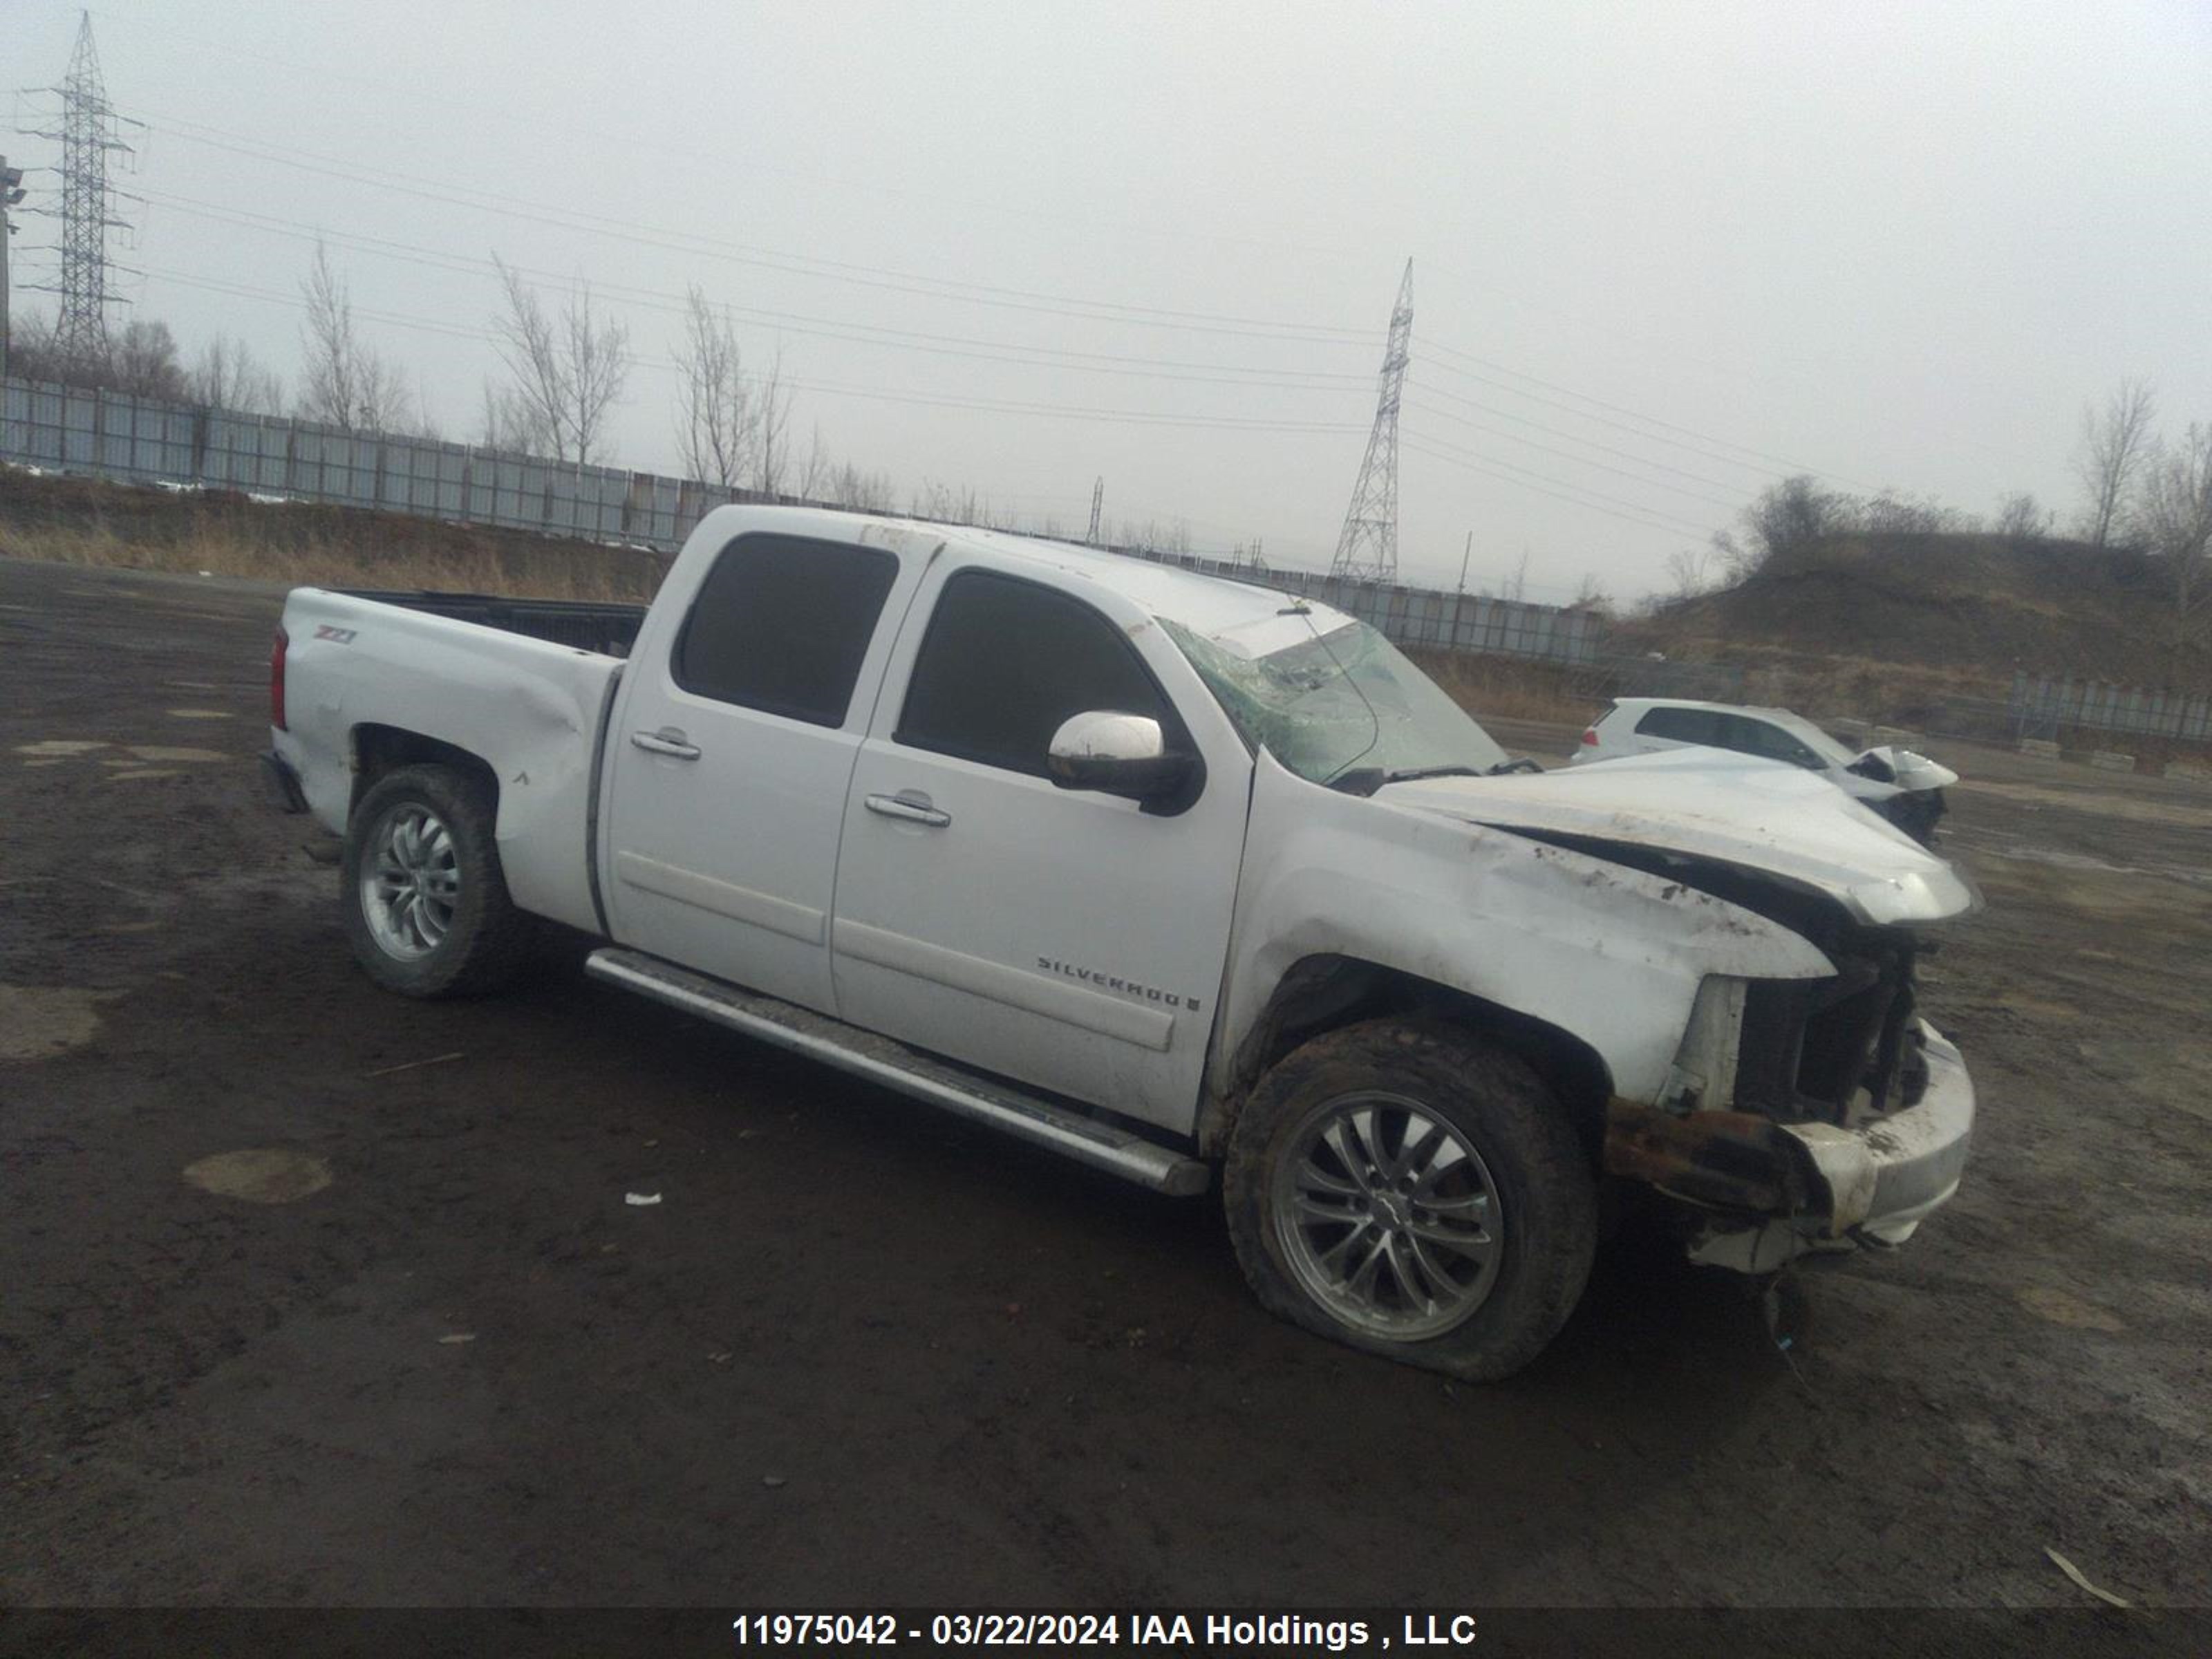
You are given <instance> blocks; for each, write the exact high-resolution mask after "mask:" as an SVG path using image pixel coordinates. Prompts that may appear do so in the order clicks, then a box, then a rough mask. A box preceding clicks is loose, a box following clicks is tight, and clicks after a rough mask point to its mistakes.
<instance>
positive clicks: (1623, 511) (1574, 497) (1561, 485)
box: [1407, 435, 1706, 537]
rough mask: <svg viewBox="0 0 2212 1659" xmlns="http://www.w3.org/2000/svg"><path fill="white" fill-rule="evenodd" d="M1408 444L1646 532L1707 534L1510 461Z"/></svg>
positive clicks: (1431, 443)
mask: <svg viewBox="0 0 2212 1659" xmlns="http://www.w3.org/2000/svg"><path fill="white" fill-rule="evenodd" d="M1407 444H1408V446H1409V447H1412V448H1413V450H1414V452H1415V453H1418V454H1421V455H1425V456H1427V457H1428V458H1429V459H1431V460H1438V461H1443V462H1447V463H1449V465H1454V466H1458V467H1462V468H1465V469H1466V470H1467V471H1470V472H1480V473H1482V474H1484V475H1485V476H1486V477H1493V478H1497V479H1498V480H1499V481H1500V482H1501V483H1510V484H1518V485H1520V486H1521V487H1522V489H1533V490H1534V491H1535V492H1536V493H1537V494H1538V495H1550V496H1553V497H1555V498H1556V499H1558V500H1559V501H1571V502H1572V503H1573V504H1574V505H1576V506H1577V507H1589V509H1590V510H1591V511H1592V512H1595V513H1605V514H1607V516H1608V517H1611V518H1615V519H1624V520H1627V521H1628V522H1629V523H1631V524H1640V525H1642V526H1644V528H1645V529H1647V530H1663V531H1666V532H1669V533H1670V534H1674V535H1689V536H1700V537H1701V536H1703V535H1705V533H1706V526H1704V525H1700V524H1697V523H1694V522H1693V521H1692V520H1688V519H1686V518H1681V517H1679V516H1678V515H1676V514H1674V513H1669V512H1668V511H1667V510H1666V509H1665V508H1663V507H1646V506H1644V504H1643V503H1642V502H1640V501H1626V500H1623V499H1622V498H1621V497H1620V496H1618V495H1606V494H1604V493H1603V492H1602V491H1600V490H1595V489H1585V488H1584V487H1583V486H1582V485H1580V484H1577V483H1574V482H1572V481H1571V480H1570V479H1566V478H1555V477H1552V476H1551V475H1550V474H1549V473H1546V472H1536V471H1530V470H1529V469H1528V468H1527V467H1522V466H1516V465H1514V464H1513V463H1512V462H1510V461H1500V460H1498V459H1494V458H1492V457H1490V456H1486V455H1478V454H1476V453H1474V452H1473V451H1472V450H1464V449H1461V448H1458V447H1456V446H1454V445H1450V444H1444V443H1440V442H1439V441H1437V440H1435V439H1433V438H1421V437H1419V436H1418V435H1417V436H1414V437H1412V438H1408V439H1407Z"/></svg>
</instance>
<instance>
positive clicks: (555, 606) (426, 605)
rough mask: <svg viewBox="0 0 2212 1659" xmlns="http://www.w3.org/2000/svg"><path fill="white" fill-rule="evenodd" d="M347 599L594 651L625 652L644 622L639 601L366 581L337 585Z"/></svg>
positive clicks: (621, 654)
mask: <svg viewBox="0 0 2212 1659" xmlns="http://www.w3.org/2000/svg"><path fill="white" fill-rule="evenodd" d="M333 591H335V592H340V593H343V594H344V595H345V596H346V598H348V599H374V600H375V601H376V602H377V603H378V604H379V605H398V606H399V607H400V608H401V609H403V610H406V611H425V612H427V613H428V614H429V615H431V616H434V617H451V618H452V619H453V621H455V622H465V623H476V624H477V626H478V627H480V628H496V629H500V630H501V632H502V633H507V634H520V635H524V636H525V637H526V638H529V639H533V640H544V641H548V642H549V643H550V644H554V645H567V646H573V647H575V648H576V649H577V650H580V651H596V652H598V653H600V654H601V655H602V656H608V657H627V656H629V648H630V646H631V644H632V643H633V642H634V641H635V640H636V638H637V630H638V629H640V628H641V627H643V626H644V625H645V612H646V607H645V606H644V605H600V604H592V603H586V602H584V601H580V600H575V599H500V598H496V597H495V596H493V595H491V594H489V593H438V592H431V591H429V590H428V589H427V588H426V589H420V590H417V591H416V592H411V593H410V592H400V591H398V590H392V591H386V590H382V589H376V588H366V587H343V588H338V589H336V590H333Z"/></svg>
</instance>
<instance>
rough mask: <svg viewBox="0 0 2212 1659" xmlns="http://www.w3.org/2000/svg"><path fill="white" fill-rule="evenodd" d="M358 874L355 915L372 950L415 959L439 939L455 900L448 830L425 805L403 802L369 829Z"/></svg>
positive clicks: (456, 875) (457, 872)
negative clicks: (358, 913) (358, 898)
mask: <svg viewBox="0 0 2212 1659" xmlns="http://www.w3.org/2000/svg"><path fill="white" fill-rule="evenodd" d="M367 852H368V856H367V858H365V859H364V860H362V872H361V913H362V916H363V917H364V918H366V919H367V921H368V931H369V933H370V936H371V937H373V938H374V939H375V940H376V943H377V945H378V948H379V949H380V950H382V951H385V952H386V954H387V955H390V956H393V957H398V958H399V959H400V960H401V961H403V962H414V961H419V960H420V959H421V958H422V957H427V956H428V955H429V954H430V952H432V951H435V950H436V949H437V948H438V946H439V945H441V944H442V943H443V942H444V940H445V938H446V934H447V931H448V930H449V929H451V928H452V927H453V910H454V908H455V907H456V906H457V905H459V902H460V901H461V866H460V858H459V854H458V852H457V851H456V850H455V848H454V846H453V831H451V830H450V829H447V827H446V825H445V823H444V822H443V820H441V818H440V817H438V815H437V814H436V813H435V812H433V811H431V810H430V809H429V808H428V807H427V806H424V805H421V804H420V803H419V802H416V801H408V800H403V801H401V802H399V803H398V805H394V806H393V807H392V809H391V810H390V811H387V812H386V813H385V815H384V816H383V817H380V818H379V819H378V820H377V821H376V824H375V827H374V829H371V830H370V831H369V836H368V844H367Z"/></svg>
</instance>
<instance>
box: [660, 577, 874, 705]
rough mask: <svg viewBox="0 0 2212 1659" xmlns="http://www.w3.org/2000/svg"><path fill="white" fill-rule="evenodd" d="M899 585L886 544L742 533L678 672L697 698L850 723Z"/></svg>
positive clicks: (711, 582)
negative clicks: (866, 661) (863, 669)
mask: <svg viewBox="0 0 2212 1659" xmlns="http://www.w3.org/2000/svg"><path fill="white" fill-rule="evenodd" d="M897 578H898V560H897V558H896V556H893V555H892V554H890V553H887V552H885V551H884V550H883V549H881V548H878V547H854V546H851V545H850V544H846V543H842V542H817V541H807V540H803V539H801V538H799V537H796V536H740V537H738V539H737V540H735V541H733V542H732V543H731V544H729V545H728V546H727V547H726V548H724V549H723V550H722V551H721V554H720V556H719V557H718V558H716V560H715V561H714V568H713V569H711V570H709V571H708V573H707V580H705V581H703V582H702V583H701V584H700V585H699V597H698V598H697V599H696V600H694V601H693V603H692V606H691V614H690V616H689V617H686V618H685V619H684V631H683V633H682V635H680V636H678V640H677V641H676V651H675V654H674V656H673V657H672V659H671V662H670V668H671V671H672V672H673V674H674V675H675V677H676V683H677V684H678V685H680V686H682V687H683V688H684V690H686V691H689V692H691V693H692V694H693V695H694V696H702V697H712V698H713V699H714V701H715V702H728V703H735V704H737V705H738V707H739V708H757V709H759V710H760V711H761V712H762V713H763V714H781V715H782V716H784V717H785V718H786V719H788V720H805V721H806V722H808V723H809V724H810V725H813V726H842V725H843V724H844V723H845V715H846V713H847V710H848V708H849V707H850V705H851V703H852V701H853V686H854V682H855V681H857V680H858V679H859V678H860V661H861V659H863V658H864V657H866V655H867V654H868V641H870V640H872V639H873V638H874V637H875V632H876V620H877V618H878V617H880V616H881V615H882V614H883V609H884V598H885V597H886V596H887V595H888V594H889V593H890V591H891V584H892V582H894V581H895V580H897Z"/></svg>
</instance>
